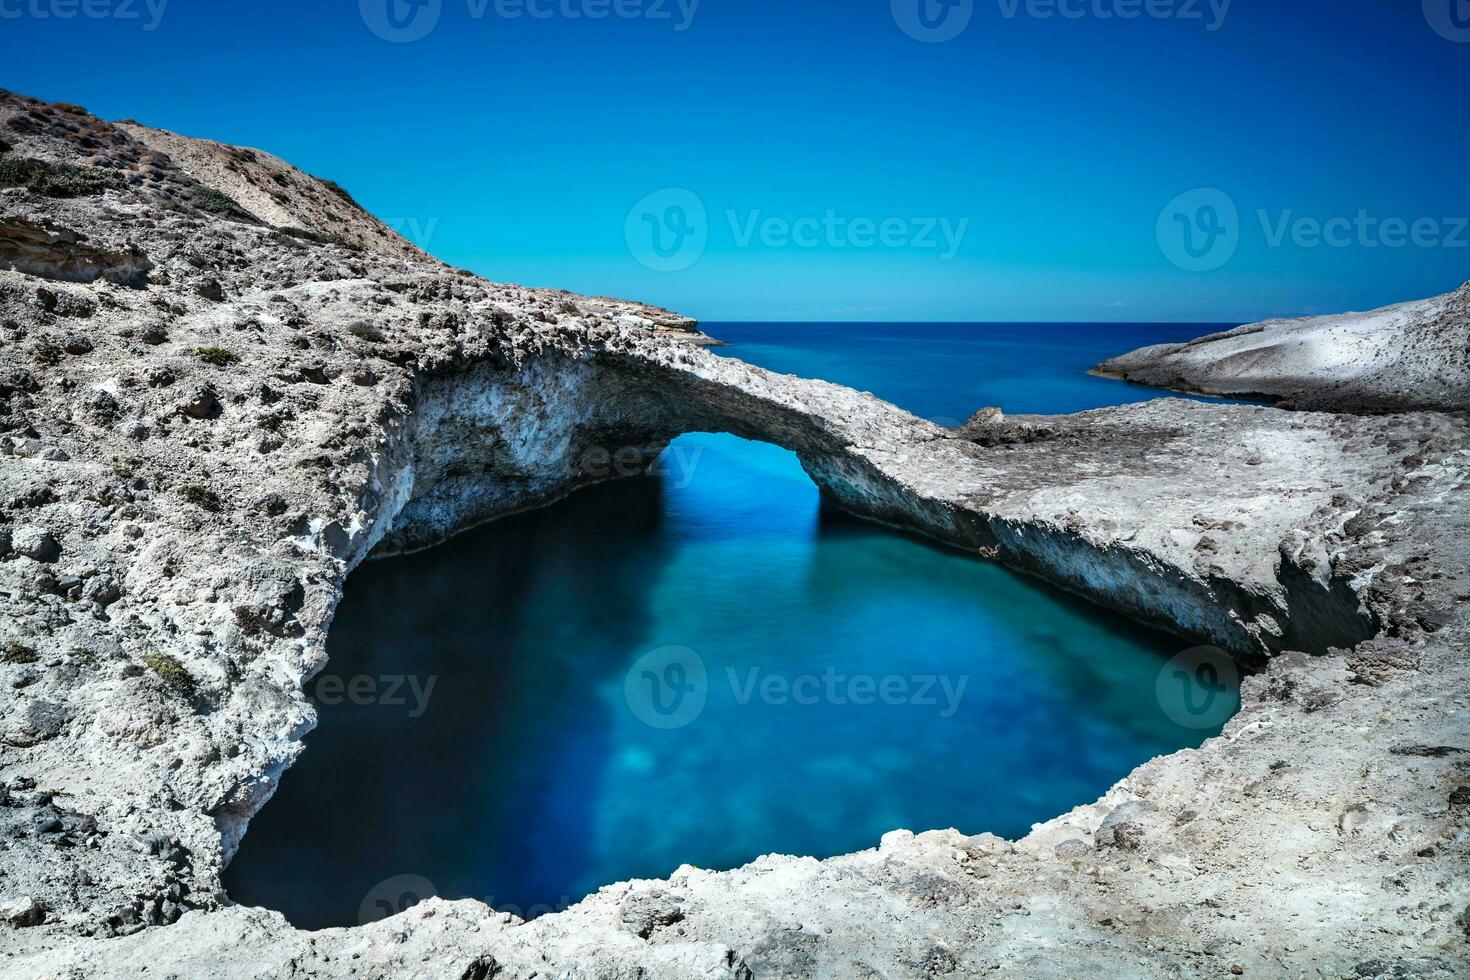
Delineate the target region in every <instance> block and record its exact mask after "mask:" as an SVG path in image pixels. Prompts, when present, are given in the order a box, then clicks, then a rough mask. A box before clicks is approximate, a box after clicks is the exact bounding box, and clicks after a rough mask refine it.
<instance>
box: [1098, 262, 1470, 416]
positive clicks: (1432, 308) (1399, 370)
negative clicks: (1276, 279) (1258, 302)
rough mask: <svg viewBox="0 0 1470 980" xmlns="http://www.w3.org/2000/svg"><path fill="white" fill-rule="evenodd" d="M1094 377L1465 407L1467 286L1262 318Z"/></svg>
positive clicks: (1107, 366)
mask: <svg viewBox="0 0 1470 980" xmlns="http://www.w3.org/2000/svg"><path fill="white" fill-rule="evenodd" d="M1097 373H1099V374H1102V375H1105V376H1108V377H1116V378H1121V379H1123V380H1126V381H1133V382H1137V383H1139V384H1146V385H1154V386H1157V387H1161V388H1173V389H1177V390H1181V391H1193V392H1201V393H1204V394H1211V395H1242V396H1254V397H1263V398H1267V399H1270V400H1272V401H1276V402H1279V403H1280V404H1281V405H1282V406H1283V407H1286V408H1298V409H1304V410H1314V411H1329V412H1411V411H1465V410H1467V409H1470V283H1466V284H1465V285H1464V286H1461V287H1460V288H1459V289H1458V290H1456V291H1454V292H1452V293H1446V294H1445V295H1443V296H1436V297H1434V298H1433V299H1426V300H1416V301H1414V302H1410V303H1400V304H1398V305H1397V306H1387V307H1384V308H1383V309H1380V310H1374V311H1372V312H1371V313H1343V314H1339V315H1335V316H1318V317H1303V318H1299V319H1293V320H1267V321H1266V322H1264V323H1253V324H1248V325H1246V326H1243V327H1239V328H1237V329H1235V330H1230V331H1226V332H1225V333H1217V334H1212V335H1210V336H1208V337H1200V338H1199V339H1197V340H1191V341H1190V342H1188V343H1185V344H1162V345H1159V346H1156V347H1145V348H1143V349H1141V350H1136V351H1133V352H1132V353H1129V354H1124V355H1122V356H1120V357H1115V358H1112V359H1110V360H1107V361H1104V362H1103V363H1102V364H1100V365H1098V367H1097Z"/></svg>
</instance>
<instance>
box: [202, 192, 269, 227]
mask: <svg viewBox="0 0 1470 980" xmlns="http://www.w3.org/2000/svg"><path fill="white" fill-rule="evenodd" d="M194 206H195V207H196V208H198V209H199V210H201V211H205V212H207V213H209V214H217V215H219V216H220V217H221V218H228V219H230V220H231V221H245V222H248V223H250V224H259V223H260V222H259V220H258V219H257V218H256V217H255V215H253V214H251V213H250V212H249V211H246V210H245V209H244V208H242V207H240V205H239V204H238V203H237V202H236V201H235V199H234V198H233V197H230V195H228V194H223V193H221V192H219V191H217V190H215V189H214V188H212V187H206V188H205V189H204V192H203V193H202V194H200V195H199V197H198V198H196V199H195V201H194Z"/></svg>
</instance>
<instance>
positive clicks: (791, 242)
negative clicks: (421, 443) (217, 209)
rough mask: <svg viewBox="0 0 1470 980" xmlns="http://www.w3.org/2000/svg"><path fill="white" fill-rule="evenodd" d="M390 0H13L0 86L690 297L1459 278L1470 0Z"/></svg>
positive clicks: (541, 260)
mask: <svg viewBox="0 0 1470 980" xmlns="http://www.w3.org/2000/svg"><path fill="white" fill-rule="evenodd" d="M390 2H391V3H393V4H394V5H395V6H394V8H393V10H392V11H391V12H392V13H393V14H394V15H395V17H396V19H390V18H389V13H390V10H389V3H390ZM413 3H415V4H420V5H421V6H413V5H410V4H409V3H408V2H406V0H321V2H310V3H308V2H302V0H295V2H287V0H251V2H248V3H234V4H224V3H218V2H213V0H210V2H206V0H0V54H3V59H0V65H3V68H0V86H5V87H8V88H12V89H15V90H18V91H22V92H26V93H28V94H32V95H36V96H39V97H41V98H46V99H53V100H62V101H70V102H77V103H81V104H83V105H85V106H87V107H88V108H90V109H91V110H93V111H94V112H96V113H98V114H100V115H103V116H106V117H109V118H124V117H133V118H137V119H139V120H140V121H143V122H146V123H149V124H151V125H156V126H162V127H165V128H168V129H174V130H178V131H180V132H184V133H188V134H191V135H199V136H209V137H212V138H216V139H221V140H225V141H228V142H232V143H240V144H246V145H251V146H258V147H261V148H264V149H267V150H269V151H271V152H274V153H277V154H279V155H281V156H283V157H285V158H287V159H288V160H290V161H292V162H293V163H296V164H297V165H299V166H301V167H302V168H303V169H306V170H308V171H310V172H312V173H315V174H318V175H320V176H324V177H330V178H332V179H335V180H337V181H338V182H340V183H342V184H343V185H344V186H346V187H347V188H348V189H349V190H351V191H352V193H353V194H354V195H355V196H356V197H357V198H358V200H360V201H361V202H362V203H363V204H364V205H366V206H367V207H368V208H369V209H370V210H372V211H373V212H374V213H376V214H378V215H379V216H380V217H383V218H384V219H386V220H389V221H390V222H391V223H393V224H395V225H396V226H397V227H399V229H400V230H401V231H403V232H405V233H406V234H408V235H409V237H411V238H415V239H416V240H418V241H419V242H420V243H421V244H423V245H425V246H426V247H427V248H428V249H429V250H430V251H432V252H434V253H435V254H436V255H438V256H439V257H441V258H443V259H445V260H446V261H449V262H452V263H454V264H457V265H461V266H465V267H467V268H470V269H473V270H474V271H476V272H478V273H481V274H483V275H486V276H488V277H490V278H493V279H497V280H503V281H513V282H522V283H526V284H531V285H552V286H560V287H565V288H568V289H573V290H577V291H581V292H591V293H602V294H610V295H619V296H627V297H631V298H637V299H643V300H647V301H650V302H655V303H659V304H662V305H667V306H670V307H673V308H676V309H679V310H681V311H683V312H686V313H689V314H691V315H695V316H699V317H701V318H703V319H707V320H721V319H723V320H731V319H775V320H784V319H791V320H842V319H854V320H1086V321H1091V320H1208V321H1240V320H1248V319H1255V318H1259V317H1261V316H1265V315H1274V314H1278V313H1314V312H1330V311H1335V310H1340V309H1350V308H1366V307H1371V306H1376V305H1381V304H1384V303H1388V302H1394V301H1398V300H1402V299H1408V298H1413V297H1418V296H1423V295H1428V294H1431V293H1436V292H1442V291H1445V290H1447V289H1450V288H1453V287H1455V286H1457V285H1459V284H1460V283H1461V282H1463V281H1465V280H1467V279H1470V228H1466V227H1464V224H1465V223H1466V216H1470V167H1467V166H1466V161H1467V160H1470V125H1467V124H1466V117H1465V106H1466V93H1467V92H1470V0H1422V3H1421V0H1292V2H1289V3H1287V2H1280V0H1233V2H1230V3H1226V2H1225V0H803V2H798V0H697V2H696V0H413ZM920 4H923V7H922V9H921V8H920V6H919V5H920ZM1436 5H1438V6H1436ZM1456 5H1458V6H1456ZM533 13H534V14H536V16H532V14H533ZM67 14H70V15H71V16H66V15H67ZM599 14H600V15H601V16H597V15H599ZM920 14H923V15H924V16H923V17H922V18H921V17H920ZM1128 14H1134V15H1136V16H1131V17H1130V16H1125V15H1128ZM1457 17H1458V19H1456V18H1457ZM395 24H396V25H399V26H394V25H395ZM1462 25H1464V26H1463V27H1462ZM420 33H422V34H423V36H422V37H420V38H418V39H415V40H406V38H409V37H411V36H413V35H415V34H420ZM951 35H952V36H951ZM385 36H386V37H388V38H392V40H389V39H385ZM1181 195H1182V196H1181ZM1314 223H1315V224H1314ZM1314 229H1315V233H1314ZM655 234H657V235H658V239H657V240H655V239H654V237H653V236H654V235H655ZM1186 236H1188V237H1187V239H1186ZM655 246H658V247H655ZM659 248H662V249H663V252H662V254H660V251H659Z"/></svg>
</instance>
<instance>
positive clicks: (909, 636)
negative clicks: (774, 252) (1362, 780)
mask: <svg viewBox="0 0 1470 980" xmlns="http://www.w3.org/2000/svg"><path fill="white" fill-rule="evenodd" d="M708 329H709V330H710V331H711V332H712V333H714V334H715V335H716V336H720V337H722V338H724V339H727V340H729V341H731V342H732V344H733V345H734V346H732V347H731V348H729V349H727V350H726V351H725V353H728V354H730V355H732V356H740V357H743V358H745V359H748V360H750V361H753V362H756V363H760V364H763V365H765V366H768V367H771V368H773V369H776V370H781V371H789V372H793V373H802V374H807V375H815V376H820V377H826V378H830V379H832V380H835V381H840V382H843V383H846V384H850V385H854V386H856V387H860V388H864V389H868V390H872V391H874V392H875V393H877V394H880V395H882V396H884V397H886V398H889V399H890V400H893V401H895V402H897V403H899V404H901V405H904V406H905V407H907V408H910V409H911V410H913V411H915V412H917V413H920V414H924V415H926V416H929V417H931V418H937V419H941V420H942V419H961V418H964V417H965V416H967V415H968V414H969V413H970V412H971V411H972V410H973V409H974V408H977V407H980V406H982V405H1000V406H1002V407H1004V408H1006V409H1007V410H1008V411H1012V412H1039V411H1073V410H1080V409H1086V408H1093V407H1098V406H1101V405H1106V404H1115V403H1121V402H1125V401H1132V400H1139V399H1143V398H1148V397H1153V396H1154V393H1152V392H1148V391H1145V390H1143V389H1138V388H1130V387H1128V386H1126V385H1122V384H1119V383H1116V382H1110V381H1105V380H1101V379H1096V378H1089V377H1087V376H1086V374H1085V370H1086V368H1087V367H1088V366H1090V365H1091V364H1092V363H1095V362H1096V361H1097V360H1098V359H1100V358H1101V357H1103V356H1106V355H1107V354H1109V353H1111V352H1115V351H1119V350H1125V349H1128V348H1131V347H1134V346H1138V345H1139V344H1143V343H1155V342H1161V341H1164V340H1179V339H1186V338H1187V337H1190V336H1194V335H1196V334H1199V333H1203V332H1205V331H1206V330H1207V329H1208V328H1206V327H1198V328H1191V327H1158V326H1147V327H1119V326H1095V327H1080V326H1036V325H1028V326H1024V327H1021V326H1017V327H1006V326H956V325H942V326H940V325H936V326H913V325H904V326H893V327H881V326H871V325H864V326H860V327H856V326H851V325H843V326H825V325H769V324H763V325H754V324H751V325H740V324H724V325H715V326H712V327H709V328H708ZM660 469H661V471H662V472H661V474H660V475H658V476H651V477H647V478H639V479H634V480H628V481H623V482H620V483H617V484H612V485H608V486H603V487H597V488H593V489H590V490H587V491H585V492H583V493H580V494H578V495H576V496H575V497H573V498H572V499H569V500H567V501H564V502H562V503H561V504H559V505H557V506H554V507H551V508H547V509H545V510H541V511H537V512H534V513H529V514H524V515H520V516H518V517H515V518H512V519H510V520H507V521H503V522H500V523H497V524H494V525H491V526H487V527H485V528H482V529H480V530H478V531H475V532H473V533H470V534H466V535H464V536H461V537H459V538H457V539H455V540H454V541H451V542H450V543H448V544H446V545H445V546H443V547H440V548H437V549H435V550H433V551H431V552H427V553H423V554H419V555H414V556H409V557H404V558H398V559H393V560H388V561H382V562H374V563H370V564H368V565H365V566H364V567H362V568H361V569H359V570H358V571H357V572H356V573H354V575H353V576H352V578H351V580H350V581H349V583H348V586H347V590H346V595H345V597H344V600H343V603H342V605H341V608H340V610H339V612H338V616H337V620H336V623H335V625H334V626H333V629H332V633H331V639H330V651H331V664H330V667H329V668H328V671H327V673H326V674H324V675H323V677H322V678H319V679H318V681H317V684H316V687H315V692H316V695H317V700H318V702H319V704H320V706H321V719H320V725H319V727H318V729H317V730H316V731H315V732H313V733H312V734H311V735H310V736H309V737H308V738H307V742H306V745H307V748H306V752H305V753H304V755H303V756H302V758H301V759H300V761H299V762H297V764H296V765H295V766H294V767H293V768H292V769H291V770H290V771H289V772H288V773H287V774H286V776H285V777H284V779H283V780H282V781H281V786H280V789H279V791H278V793H277V795H276V798H275V799H274V800H273V801H272V802H271V803H270V805H269V806H267V807H266V808H265V809H264V810H263V811H262V813H261V814H260V815H259V816H258V817H257V818H256V820H255V821H254V823H253V825H252V827H251V829H250V832H249V834H248V835H247V836H246V838H245V841H244V843H243V846H242V848H241V851H240V853H239V855H238V856H237V857H236V859H235V861H234V863H233V864H232V865H231V867H230V869H229V872H228V874H227V876H226V883H227V886H228V888H229V891H230V894H231V896H232V897H233V898H234V899H235V900H236V901H240V902H243V903H247V904H253V905H264V906H267V907H270V908H275V909H278V910H280V911H282V912H284V913H285V914H286V915H287V916H288V918H290V919H291V920H292V921H293V922H294V923H296V924H297V925H298V926H302V927H306V928H320V927H325V926H331V925H348V924H355V923H357V922H359V921H363V920H367V919H372V918H377V917H380V916H382V915H384V914H387V913H388V912H390V911H395V910H397V909H398V908H401V907H403V906H404V905H407V904H411V903H412V901H413V900H415V899H416V898H422V897H424V896H426V895H427V894H429V893H435V894H439V895H442V896H445V897H451V898H462V897H470V898H478V899H480V900H483V901H486V902H489V903H490V904H492V905H494V906H496V907H499V908H506V909H509V910H512V911H516V912H518V913H520V914H533V915H534V914H538V913H541V912H544V911H546V910H549V909H555V908H561V907H565V906H567V905H569V904H572V903H574V902H576V901H577V900H578V899H580V898H581V897H583V896H585V895H586V894H588V893H590V892H592V891H595V890H596V889H597V888H598V887H599V886H601V885H604V884H608V883H611V882H614V881H618V880H622V879H626V878H631V877H663V876H666V875H668V874H669V873H670V872H672V871H673V870H674V869H675V868H677V867H678V866H679V865H680V864H684V863H690V864H695V865H698V866H701V867H706V868H730V867H735V866H738V865H741V864H744V863H747V862H749V861H751V860H753V859H755V858H756V857H758V856H760V855H762V854H766V853H771V852H778V853H793V854H809V855H815V856H830V855H834V854H840V853H845V852H849V851H853V850H859V849H862V848H866V847H871V846H874V845H876V844H877V842H878V839H879V837H880V836H881V835H882V834H883V833H885V832H887V831H889V830H893V829H896V828H908V829H912V830H915V831H921V830H926V829H935V828H945V827H951V826H953V827H957V828H960V829H961V830H963V831H965V832H967V833H979V832H981V831H991V832H994V833H998V834H1002V835H1006V836H1017V835H1021V834H1024V833H1025V832H1026V831H1027V829H1028V828H1029V827H1030V826H1031V824H1032V823H1034V822H1036V821H1039V820H1044V819H1048V818H1050V817H1052V816H1055V815H1057V814H1059V813H1062V812H1064V811H1066V810H1068V809H1070V808H1071V807H1073V806H1075V805H1077V804H1079V803H1083V802H1087V801H1090V800H1092V799H1094V798H1096V797H1097V796H1099V795H1100V794H1101V793H1103V792H1104V791H1106V790H1107V788H1108V787H1109V786H1110V785H1111V784H1112V783H1114V782H1115V781H1116V780H1118V779H1119V778H1121V777H1122V776H1124V775H1125V774H1126V773H1127V772H1128V771H1129V770H1131V769H1132V768H1133V767H1135V766H1137V765H1138V764H1140V763H1142V762H1143V761H1145V760H1147V759H1148V758H1150V757H1152V756H1155V755H1158V754H1160V753H1164V752H1169V751H1173V750H1175V749H1178V748H1181V747H1185V746H1192V745H1197V744H1199V743H1200V742H1202V741H1203V740H1204V739H1205V738H1206V737H1208V736H1209V735H1212V734H1214V733H1215V732H1216V731H1218V728H1219V726H1220V725H1221V724H1222V723H1223V722H1224V720H1225V719H1226V718H1227V717H1228V715H1229V714H1230V713H1231V712H1232V711H1233V709H1234V706H1235V704H1236V698H1237V695H1236V692H1235V691H1234V689H1223V690H1222V689H1217V688H1204V687H1201V685H1199V684H1197V683H1196V682H1195V677H1196V675H1194V674H1191V673H1190V672H1188V671H1178V670H1174V669H1172V668H1171V667H1170V666H1169V662H1170V658H1171V657H1173V656H1175V655H1176V654H1179V653H1180V652H1181V650H1182V649H1183V647H1185V646H1186V644H1184V643H1182V642H1180V641H1177V640H1173V639H1170V638H1168V637H1165V636H1163V635H1160V634H1157V633H1153V632H1150V631H1148V630H1145V629H1142V628H1140V627H1138V626H1135V625H1134V624H1132V623H1130V622H1128V621H1127V620H1124V619H1122V618H1121V617H1118V616H1114V615H1111V614H1109V613H1107V612H1105V611H1103V610H1101V609H1099V608H1097V607H1095V606H1092V605H1090V604H1087V603H1085V602H1082V601H1081V600H1077V599H1074V598H1072V597H1069V596H1067V595H1065V594H1062V593H1059V592H1057V591H1055V590H1052V589H1050V588H1047V587H1045V586H1043V585H1041V584H1040V583H1037V582H1034V581H1031V580H1029V579H1026V578H1023V577H1020V576H1018V575H1014V574H1012V573H1010V572H1007V571H1005V570H1004V569H1001V568H998V567H996V566H994V565H990V564H987V563H984V562H982V561H977V560H973V559H971V558H969V557H967V556H965V555H963V554H960V553H958V552H955V551H951V550H947V549H944V548H940V547H936V546H934V545H931V544H929V543H927V542H924V541H922V540H918V539H915V538H911V537H907V536H904V535H901V534H897V533H894V532H891V531H888V530H885V529H882V528H878V527H874V526H872V525H868V524H865V523H862V522H859V521H855V520H852V519H850V518H847V517H845V516H843V515H842V514H840V513H837V512H834V511H832V510H831V509H829V508H827V507H825V506H824V505H823V503H822V501H821V500H820V499H819V496H818V493H817V491H816V488H815V487H814V486H813V485H812V484H811V482H810V481H809V480H808V479H807V478H806V476H805V474H804V473H803V472H802V470H801V468H800V466H799V465H798V463H797V462H796V459H795V457H794V456H792V455H791V454H790V453H787V452H785V451H783V450H780V449H777V448H775V447H772V446H767V445H762V444H757V443H749V442H744V441H741V440H738V439H735V438H733V437H730V436H724V435H707V434H699V435H690V436H685V437H683V438H682V439H680V440H678V441H677V442H676V443H675V444H674V445H673V446H672V447H671V448H670V452H669V453H668V454H667V455H666V458H665V460H664V465H662V466H661V467H660ZM1201 706H1204V707H1205V709H1206V710H1203V711H1202V710H1201Z"/></svg>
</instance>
